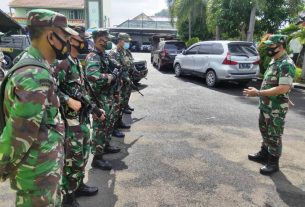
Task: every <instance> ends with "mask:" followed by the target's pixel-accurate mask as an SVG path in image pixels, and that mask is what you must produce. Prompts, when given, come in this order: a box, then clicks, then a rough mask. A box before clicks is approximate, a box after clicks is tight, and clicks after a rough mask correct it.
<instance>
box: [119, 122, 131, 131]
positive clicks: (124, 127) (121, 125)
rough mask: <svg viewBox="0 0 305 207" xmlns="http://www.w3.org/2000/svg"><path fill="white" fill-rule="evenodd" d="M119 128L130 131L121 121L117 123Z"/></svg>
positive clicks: (128, 126)
mask: <svg viewBox="0 0 305 207" xmlns="http://www.w3.org/2000/svg"><path fill="white" fill-rule="evenodd" d="M119 128H121V129H130V125H127V124H125V123H124V122H123V121H122V120H121V121H120V123H119Z"/></svg>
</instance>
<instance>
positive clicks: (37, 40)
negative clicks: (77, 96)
mask: <svg viewBox="0 0 305 207" xmlns="http://www.w3.org/2000/svg"><path fill="white" fill-rule="evenodd" d="M27 25H28V27H29V31H30V37H31V40H32V45H31V47H30V48H29V49H28V51H27V52H26V53H24V54H23V56H22V57H21V59H20V61H19V62H18V63H17V64H16V65H15V66H14V68H13V69H12V71H11V73H10V75H9V76H8V78H7V79H6V80H4V81H5V82H3V85H2V86H3V87H2V88H1V95H3V96H4V97H3V96H2V97H1V104H0V107H1V110H0V115H3V111H2V109H4V115H5V119H4V120H5V121H1V123H2V124H1V127H3V126H4V125H5V127H4V128H3V133H2V134H1V137H0V177H2V178H6V177H9V179H10V181H11V188H12V189H14V190H16V191H17V195H16V206H24V207H30V206H61V192H60V184H61V177H62V168H63V164H64V159H63V155H64V149H63V141H64V124H63V122H62V120H61V118H60V114H59V110H58V109H59V105H60V103H59V100H58V97H57V95H56V83H55V81H54V79H53V77H52V71H51V68H50V64H51V63H52V62H53V61H54V60H55V58H58V59H63V58H65V57H66V56H67V54H68V53H67V52H68V47H67V42H68V38H69V36H70V35H71V34H77V32H75V31H74V30H72V29H70V28H68V27H67V19H66V17H65V16H63V15H61V14H59V13H56V12H53V11H49V10H44V9H38V10H32V11H30V12H29V14H28V21H27ZM3 92H4V93H3ZM3 99H4V102H2V101H3ZM1 118H3V117H2V116H1Z"/></svg>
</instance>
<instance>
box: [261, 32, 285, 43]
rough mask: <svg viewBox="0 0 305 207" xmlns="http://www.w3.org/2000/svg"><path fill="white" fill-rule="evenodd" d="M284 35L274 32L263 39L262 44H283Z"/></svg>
mask: <svg viewBox="0 0 305 207" xmlns="http://www.w3.org/2000/svg"><path fill="white" fill-rule="evenodd" d="M286 38H287V36H286V35H281V34H274V35H270V36H269V38H268V40H266V41H264V44H266V45H272V44H284V43H285V42H286Z"/></svg>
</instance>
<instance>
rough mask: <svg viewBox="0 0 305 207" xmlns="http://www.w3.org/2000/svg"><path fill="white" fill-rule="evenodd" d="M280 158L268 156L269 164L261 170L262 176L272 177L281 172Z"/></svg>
mask: <svg viewBox="0 0 305 207" xmlns="http://www.w3.org/2000/svg"><path fill="white" fill-rule="evenodd" d="M279 159H280V158H279V157H275V156H272V155H270V154H269V155H268V163H267V164H266V165H265V166H263V167H262V168H261V169H260V173H261V174H262V175H271V174H272V173H275V172H277V171H279V170H280V168H279Z"/></svg>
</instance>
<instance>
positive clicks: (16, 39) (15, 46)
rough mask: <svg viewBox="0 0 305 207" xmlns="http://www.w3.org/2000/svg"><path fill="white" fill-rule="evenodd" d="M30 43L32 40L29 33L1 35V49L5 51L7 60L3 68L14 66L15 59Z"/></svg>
mask: <svg viewBox="0 0 305 207" xmlns="http://www.w3.org/2000/svg"><path fill="white" fill-rule="evenodd" d="M30 44H31V40H30V38H29V36H28V35H8V36H7V35H5V34H3V35H1V36H0V51H2V52H3V54H4V60H5V62H6V63H5V64H4V65H3V69H5V70H8V69H10V68H11V67H12V66H13V60H14V59H15V58H16V57H17V56H18V55H19V54H20V53H21V52H23V51H24V50H25V49H26V48H27V47H28V46H29V45H30Z"/></svg>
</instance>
